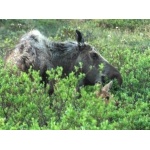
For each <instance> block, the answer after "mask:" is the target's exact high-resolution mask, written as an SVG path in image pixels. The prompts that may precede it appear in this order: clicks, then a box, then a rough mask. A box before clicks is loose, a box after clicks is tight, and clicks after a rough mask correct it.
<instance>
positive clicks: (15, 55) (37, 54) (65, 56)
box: [5, 30, 122, 94]
mask: <svg viewBox="0 0 150 150" xmlns="http://www.w3.org/2000/svg"><path fill="white" fill-rule="evenodd" d="M5 64H6V66H7V64H10V65H16V66H17V68H18V69H19V70H20V71H24V72H28V69H29V68H30V67H32V69H34V70H39V71H40V75H41V77H42V80H43V81H44V82H45V83H46V84H47V83H48V84H50V91H49V93H50V94H52V93H53V92H54V81H48V78H47V74H46V71H47V70H51V69H52V68H54V69H55V68H56V67H57V66H60V67H62V68H63V76H67V75H69V73H70V72H72V71H74V70H75V66H78V67H79V68H80V69H79V71H78V73H83V74H85V77H84V78H83V79H82V80H80V81H79V83H78V85H77V89H79V88H80V87H81V86H86V85H95V84H96V83H100V84H103V82H104V78H105V77H108V78H109V79H111V80H112V79H115V78H116V79H117V81H118V84H119V85H121V84H122V77H121V74H120V72H119V71H118V70H117V69H116V68H115V67H113V66H112V65H111V64H110V63H109V62H108V61H107V60H106V59H105V58H104V57H103V56H101V54H100V53H99V52H98V50H96V48H94V47H93V46H92V45H90V44H88V43H86V42H84V37H83V34H82V33H81V32H80V31H78V30H76V41H65V42H54V41H50V40H49V39H48V38H46V37H45V36H44V35H42V34H41V33H40V32H39V31H38V30H32V31H30V32H28V33H26V34H25V35H23V36H22V37H21V39H20V40H19V44H18V45H16V47H15V49H14V50H12V52H11V53H10V54H8V55H7V56H6V58H5ZM81 64H82V67H80V65H81ZM101 64H103V69H102V70H101V69H100V67H99V66H100V65H101Z"/></svg>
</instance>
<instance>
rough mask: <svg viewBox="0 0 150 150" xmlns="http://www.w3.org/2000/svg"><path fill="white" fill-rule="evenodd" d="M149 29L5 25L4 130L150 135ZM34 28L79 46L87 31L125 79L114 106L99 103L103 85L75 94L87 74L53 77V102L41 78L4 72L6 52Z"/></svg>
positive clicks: (141, 23) (109, 23)
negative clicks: (114, 131)
mask: <svg viewBox="0 0 150 150" xmlns="http://www.w3.org/2000/svg"><path fill="white" fill-rule="evenodd" d="M149 27H150V20H0V41H1V42H0V54H1V61H0V129H80V130H81V129H93V130H94V129H105V130H106V129H107V130H108V129H150V42H149V37H150V30H149ZM33 28H36V29H39V30H40V31H41V32H42V33H43V34H44V35H46V36H47V37H48V38H49V39H50V40H58V41H64V40H74V39H75V29H79V30H81V31H82V32H83V33H84V36H85V40H86V41H87V42H89V43H90V44H92V45H93V46H95V47H96V48H97V49H98V50H99V52H100V53H101V54H102V55H103V56H104V57H105V58H106V59H107V60H108V61H109V62H110V63H111V64H112V65H113V66H115V67H116V68H118V70H120V72H121V74H122V77H123V85H122V87H120V88H119V89H117V90H116V88H115V87H116V86H117V84H116V82H114V84H113V88H112V90H111V94H112V97H111V98H110V103H109V104H108V105H106V104H105V103H104V101H103V100H102V99H101V98H96V96H95V94H94V92H95V91H96V90H97V89H98V88H100V87H98V86H97V85H95V86H88V87H83V88H82V89H81V94H80V95H79V93H78V92H75V87H76V84H77V81H78V80H79V78H81V77H82V76H84V75H83V74H80V75H79V76H78V77H76V76H75V73H74V72H72V73H70V75H69V76H68V77H66V78H61V73H62V68H57V70H52V71H48V74H49V78H50V79H52V78H55V80H56V81H57V83H56V85H55V93H54V94H53V95H52V96H49V95H48V92H47V91H48V87H46V88H45V87H44V84H43V83H41V78H40V77H39V73H38V72H36V71H32V69H31V70H30V72H29V74H26V73H23V72H22V73H18V72H16V70H15V68H14V71H13V72H12V70H9V69H6V68H4V61H3V59H4V56H5V54H6V52H7V51H9V50H11V49H13V48H14V47H15V45H16V44H17V41H18V39H19V38H20V36H22V35H23V34H24V33H26V32H27V31H29V30H31V29H33ZM31 76H32V78H31Z"/></svg>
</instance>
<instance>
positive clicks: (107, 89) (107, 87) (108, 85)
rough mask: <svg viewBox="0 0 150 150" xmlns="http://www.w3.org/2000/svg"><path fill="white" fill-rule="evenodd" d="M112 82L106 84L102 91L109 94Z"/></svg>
mask: <svg viewBox="0 0 150 150" xmlns="http://www.w3.org/2000/svg"><path fill="white" fill-rule="evenodd" d="M112 84H113V81H110V82H109V83H108V84H106V85H105V86H104V87H103V88H102V91H106V92H109V90H110V88H111V87H112Z"/></svg>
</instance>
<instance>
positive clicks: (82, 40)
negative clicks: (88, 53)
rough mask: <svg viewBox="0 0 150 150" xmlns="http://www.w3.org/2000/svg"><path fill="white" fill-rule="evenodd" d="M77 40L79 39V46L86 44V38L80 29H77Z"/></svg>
mask: <svg viewBox="0 0 150 150" xmlns="http://www.w3.org/2000/svg"><path fill="white" fill-rule="evenodd" d="M76 40H77V42H78V44H79V46H81V45H83V44H84V38H83V36H82V33H81V32H80V31H79V30H76Z"/></svg>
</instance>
